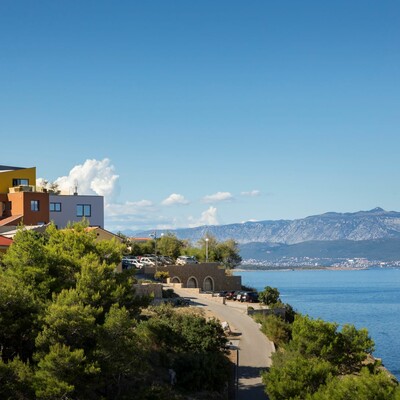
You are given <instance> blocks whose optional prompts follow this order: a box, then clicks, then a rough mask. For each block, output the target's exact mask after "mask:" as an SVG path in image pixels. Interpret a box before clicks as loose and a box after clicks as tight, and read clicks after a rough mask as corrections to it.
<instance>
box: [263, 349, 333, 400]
mask: <svg viewBox="0 0 400 400" xmlns="http://www.w3.org/2000/svg"><path fill="white" fill-rule="evenodd" d="M333 373H334V367H333V366H332V364H330V363H329V362H327V361H324V360H321V359H320V358H317V357H310V358H307V359H305V358H304V357H302V356H301V355H300V354H298V353H296V352H277V353H274V354H273V355H272V367H271V368H270V370H269V371H268V372H266V373H263V375H262V378H263V383H264V385H265V388H266V393H267V394H268V396H269V398H270V400H290V399H296V400H300V399H304V398H306V396H307V395H309V394H313V393H315V392H316V391H317V390H318V389H319V388H320V386H321V385H324V384H325V383H326V382H327V380H328V379H329V378H330V377H331V376H332V374H333Z"/></svg>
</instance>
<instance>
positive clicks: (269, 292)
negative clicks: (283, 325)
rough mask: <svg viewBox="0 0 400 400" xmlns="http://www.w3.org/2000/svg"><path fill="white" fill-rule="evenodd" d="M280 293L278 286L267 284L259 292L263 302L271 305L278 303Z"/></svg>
mask: <svg viewBox="0 0 400 400" xmlns="http://www.w3.org/2000/svg"><path fill="white" fill-rule="evenodd" d="M279 295H280V293H279V290H278V289H277V288H273V287H271V286H266V287H265V288H264V290H263V291H262V292H260V293H259V295H258V298H259V300H260V301H261V302H262V303H264V304H266V305H268V306H271V305H273V304H276V303H278V301H279Z"/></svg>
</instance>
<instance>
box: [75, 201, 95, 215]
mask: <svg viewBox="0 0 400 400" xmlns="http://www.w3.org/2000/svg"><path fill="white" fill-rule="evenodd" d="M91 215H92V206H91V205H90V204H78V205H77V206H76V216H77V217H90V216H91Z"/></svg>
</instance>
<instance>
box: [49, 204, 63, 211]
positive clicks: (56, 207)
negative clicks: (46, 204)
mask: <svg viewBox="0 0 400 400" xmlns="http://www.w3.org/2000/svg"><path fill="white" fill-rule="evenodd" d="M52 211H53V212H61V203H50V212H52Z"/></svg>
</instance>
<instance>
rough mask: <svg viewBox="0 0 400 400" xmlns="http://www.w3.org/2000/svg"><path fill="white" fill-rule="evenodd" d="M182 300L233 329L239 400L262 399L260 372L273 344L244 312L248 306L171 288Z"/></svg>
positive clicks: (262, 388) (266, 361) (268, 364)
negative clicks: (236, 357)
mask: <svg viewBox="0 0 400 400" xmlns="http://www.w3.org/2000/svg"><path fill="white" fill-rule="evenodd" d="M174 291H175V292H176V293H177V294H179V295H180V296H181V297H186V298H190V300H191V305H192V306H197V307H204V308H205V309H206V310H209V311H211V312H212V313H213V314H214V315H216V316H217V318H218V319H219V320H220V321H221V322H222V321H226V322H228V323H229V326H230V327H231V330H232V335H231V336H230V338H231V339H232V344H233V345H238V347H239V354H238V355H239V369H238V371H239V373H238V378H239V382H238V383H239V385H238V389H239V390H238V396H237V399H238V400H247V399H249V400H265V399H267V398H268V397H267V395H266V394H265V393H264V385H263V384H262V381H261V377H260V373H261V371H262V370H264V369H265V368H267V367H269V366H270V365H271V358H270V357H271V354H272V352H273V351H274V345H273V343H271V342H270V341H269V340H268V339H267V338H266V337H265V335H264V334H263V333H262V332H261V331H260V328H259V325H258V324H257V323H256V322H254V320H253V319H252V318H251V317H249V316H248V315H247V313H246V311H247V305H245V304H240V303H236V302H233V301H232V302H230V301H227V302H226V304H225V305H224V304H222V303H221V302H216V301H215V299H210V296H208V295H203V294H201V293H195V291H191V290H190V289H189V290H185V289H180V288H174Z"/></svg>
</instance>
